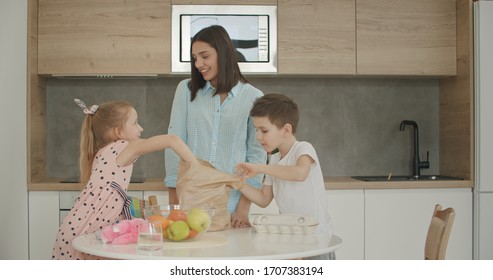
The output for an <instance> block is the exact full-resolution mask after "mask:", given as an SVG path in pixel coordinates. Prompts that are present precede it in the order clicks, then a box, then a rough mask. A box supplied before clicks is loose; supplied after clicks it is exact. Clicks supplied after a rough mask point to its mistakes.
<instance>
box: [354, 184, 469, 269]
mask: <svg viewBox="0 0 493 280" xmlns="http://www.w3.org/2000/svg"><path fill="white" fill-rule="evenodd" d="M436 204H441V205H442V206H443V207H453V208H454V209H455V215H456V216H455V221H454V224H453V226H452V232H451V234H450V238H449V242H448V247H447V252H446V256H445V258H446V259H449V260H450V259H456V260H457V259H458V260H471V259H472V242H473V241H472V189H470V188H467V189H393V190H390V189H386V190H365V223H364V224H365V249H364V250H365V259H367V260H419V259H424V246H425V240H426V234H427V232H428V227H429V225H430V221H431V216H432V213H433V209H434V207H435V205H436Z"/></svg>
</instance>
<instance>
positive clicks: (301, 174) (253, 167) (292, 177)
mask: <svg viewBox="0 0 493 280" xmlns="http://www.w3.org/2000/svg"><path fill="white" fill-rule="evenodd" d="M313 162H314V160H313V159H312V158H311V157H310V156H309V155H302V156H300V157H299V158H298V160H297V161H296V165H272V164H253V163H249V162H242V163H239V164H238V165H237V166H236V172H235V173H236V174H237V175H239V176H241V177H243V178H251V177H253V176H255V175H257V174H261V173H263V174H267V175H269V176H272V177H276V178H279V179H281V180H286V181H298V182H303V181H305V180H306V177H308V174H309V173H310V168H311V165H312V164H313Z"/></svg>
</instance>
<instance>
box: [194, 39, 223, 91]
mask: <svg viewBox="0 0 493 280" xmlns="http://www.w3.org/2000/svg"><path fill="white" fill-rule="evenodd" d="M192 59H193V60H194V65H195V68H197V70H198V71H199V72H200V73H201V74H202V77H204V80H206V81H209V82H211V84H212V86H213V87H216V84H217V73H218V69H217V50H216V49H214V48H213V47H212V46H211V45H209V44H208V43H206V42H202V41H196V42H194V43H193V45H192Z"/></svg>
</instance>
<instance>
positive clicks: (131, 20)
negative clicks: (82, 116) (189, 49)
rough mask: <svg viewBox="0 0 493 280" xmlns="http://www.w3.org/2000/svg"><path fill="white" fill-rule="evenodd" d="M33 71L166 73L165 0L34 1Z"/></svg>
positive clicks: (167, 24) (167, 14) (167, 0)
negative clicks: (35, 63)
mask: <svg viewBox="0 0 493 280" xmlns="http://www.w3.org/2000/svg"><path fill="white" fill-rule="evenodd" d="M38 11H39V12H38V13H39V14H38V16H39V21H38V74H53V75H55V74H60V75H100V74H108V75H112V74H114V75H119V74H121V75H135V74H142V75H146V74H167V73H169V72H170V15H171V4H170V0H111V1H101V0H39V10H38Z"/></svg>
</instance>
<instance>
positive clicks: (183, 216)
mask: <svg viewBox="0 0 493 280" xmlns="http://www.w3.org/2000/svg"><path fill="white" fill-rule="evenodd" d="M168 219H169V220H173V221H175V222H176V221H186V220H187V213H186V212H185V211H184V210H171V211H170V212H169V215H168Z"/></svg>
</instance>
